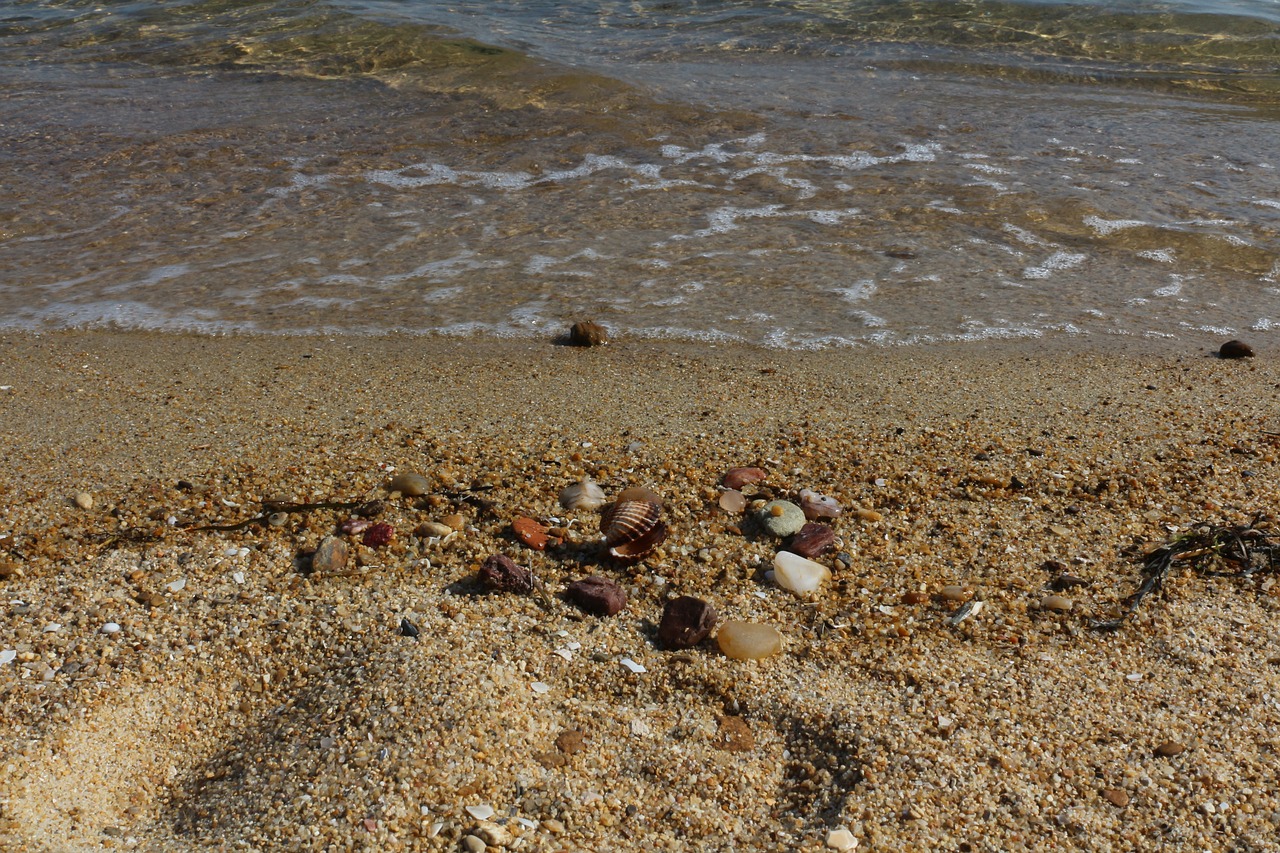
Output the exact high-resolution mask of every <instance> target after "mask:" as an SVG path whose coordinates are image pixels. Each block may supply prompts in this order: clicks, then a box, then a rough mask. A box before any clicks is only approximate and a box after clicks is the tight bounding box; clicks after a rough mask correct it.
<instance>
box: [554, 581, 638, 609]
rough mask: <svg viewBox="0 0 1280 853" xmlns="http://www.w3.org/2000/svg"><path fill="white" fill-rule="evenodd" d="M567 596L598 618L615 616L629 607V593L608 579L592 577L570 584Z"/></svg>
mask: <svg viewBox="0 0 1280 853" xmlns="http://www.w3.org/2000/svg"><path fill="white" fill-rule="evenodd" d="M565 596H566V597H567V598H568V599H569V600H570V601H572V602H573V603H574V604H576V605H577V606H578V607H580V608H582V609H583V610H585V611H587V612H588V613H592V614H595V615H596V616H613V615H616V614H617V613H619V612H620V611H621V610H622V609H623V608H624V607H626V606H627V593H626V590H624V589H623V588H622V587H620V586H618V584H617V583H616V582H614V581H611V580H609V579H608V578H602V577H600V576H599V575H592V576H591V577H588V578H583V579H582V580H580V581H574V582H573V583H571V584H569V586H568V588H567V589H566V590H565Z"/></svg>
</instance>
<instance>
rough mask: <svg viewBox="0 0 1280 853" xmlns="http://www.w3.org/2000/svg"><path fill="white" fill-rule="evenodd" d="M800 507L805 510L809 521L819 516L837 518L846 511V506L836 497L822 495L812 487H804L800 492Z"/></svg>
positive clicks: (805, 515)
mask: <svg viewBox="0 0 1280 853" xmlns="http://www.w3.org/2000/svg"><path fill="white" fill-rule="evenodd" d="M800 509H802V510H804V517H805V518H807V519H808V520H809V521H813V520H814V519H817V518H835V517H836V516H837V515H839V514H840V513H842V512H844V507H842V506H840V502H839V501H837V500H836V499H835V498H829V497H827V496H826V495H820V494H818V493H817V492H815V491H813V490H812V489H804V490H802V491H801V492H800Z"/></svg>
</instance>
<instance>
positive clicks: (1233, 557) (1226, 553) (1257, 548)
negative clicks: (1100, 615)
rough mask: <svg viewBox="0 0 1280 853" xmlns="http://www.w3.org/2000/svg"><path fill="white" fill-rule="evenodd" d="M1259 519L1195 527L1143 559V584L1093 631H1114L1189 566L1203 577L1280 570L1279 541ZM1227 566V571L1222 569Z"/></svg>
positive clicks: (1203, 524) (1093, 624)
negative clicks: (1178, 569)
mask: <svg viewBox="0 0 1280 853" xmlns="http://www.w3.org/2000/svg"><path fill="white" fill-rule="evenodd" d="M1261 518H1262V517H1261V516H1258V517H1255V518H1254V520H1253V521H1252V522H1251V523H1250V524H1247V525H1240V526H1227V525H1211V524H1208V523H1201V524H1196V525H1194V526H1193V527H1192V529H1191V530H1190V531H1189V532H1187V533H1185V534H1183V535H1182V536H1179V537H1177V538H1176V539H1174V540H1173V541H1172V542H1171V543H1169V544H1168V545H1166V546H1165V547H1163V548H1157V549H1156V550H1154V551H1152V552H1151V553H1150V554H1148V555H1147V556H1146V558H1145V559H1144V560H1143V564H1142V583H1141V585H1139V586H1138V589H1137V590H1135V591H1134V592H1133V593H1132V594H1131V595H1129V596H1128V597H1127V598H1125V599H1124V607H1125V609H1124V611H1123V612H1122V613H1121V614H1120V616H1119V617H1117V618H1115V619H1110V620H1107V621H1103V622H1094V623H1092V624H1091V625H1090V626H1089V627H1090V628H1092V629H1093V630H1095V631H1114V630H1116V629H1118V628H1119V627H1120V626H1121V625H1123V624H1124V622H1125V621H1126V620H1127V619H1128V618H1129V617H1131V616H1132V615H1133V614H1134V612H1135V611H1137V609H1138V606H1139V605H1140V604H1142V602H1143V600H1144V599H1145V598H1146V597H1147V596H1148V595H1150V594H1151V593H1153V592H1158V591H1160V589H1161V588H1163V586H1164V582H1165V580H1166V579H1168V577H1169V574H1170V573H1171V572H1172V571H1173V569H1174V568H1175V567H1177V566H1180V565H1190V566H1191V567H1192V568H1193V569H1195V570H1196V571H1197V572H1200V573H1201V574H1204V575H1211V576H1220V575H1238V576H1243V577H1248V576H1250V575H1253V574H1256V573H1258V572H1275V571H1277V570H1278V569H1280V542H1277V541H1275V540H1274V539H1272V538H1271V535H1269V534H1268V533H1266V532H1264V531H1262V530H1259V529H1258V527H1257V525H1258V522H1259V521H1260V520H1261ZM1223 567H1226V568H1223Z"/></svg>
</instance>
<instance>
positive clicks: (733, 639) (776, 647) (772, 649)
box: [716, 622, 782, 660]
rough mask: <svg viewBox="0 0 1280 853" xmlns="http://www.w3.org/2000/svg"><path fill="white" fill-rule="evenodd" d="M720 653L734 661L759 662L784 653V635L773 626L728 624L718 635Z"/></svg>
mask: <svg viewBox="0 0 1280 853" xmlns="http://www.w3.org/2000/svg"><path fill="white" fill-rule="evenodd" d="M716 642H717V643H718V644H719V646H720V651H722V652H724V653H725V655H726V656H727V657H731V658H733V659H734V660H759V659H760V658H767V657H769V656H770V655H776V654H777V653H778V652H780V651H782V635H781V634H779V633H778V630H777V629H776V628H774V627H773V626H772V625H761V624H758V623H756V622H726V623H724V624H723V625H721V626H720V632H719V633H718V634H716Z"/></svg>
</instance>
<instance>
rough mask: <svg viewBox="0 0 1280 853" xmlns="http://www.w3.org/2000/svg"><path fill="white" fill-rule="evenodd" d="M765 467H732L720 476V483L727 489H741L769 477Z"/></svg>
mask: <svg viewBox="0 0 1280 853" xmlns="http://www.w3.org/2000/svg"><path fill="white" fill-rule="evenodd" d="M768 476H769V474H768V472H767V471H765V470H764V469H763V468H730V469H729V470H728V471H726V472H725V473H724V476H723V477H721V478H720V485H722V486H724V487H725V488H726V489H735V490H737V489H741V488H742V487H743V486H747V485H750V484H751V483H758V482H760V481H761V480H763V479H765V478H766V477H768Z"/></svg>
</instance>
